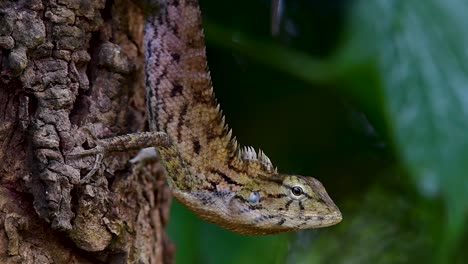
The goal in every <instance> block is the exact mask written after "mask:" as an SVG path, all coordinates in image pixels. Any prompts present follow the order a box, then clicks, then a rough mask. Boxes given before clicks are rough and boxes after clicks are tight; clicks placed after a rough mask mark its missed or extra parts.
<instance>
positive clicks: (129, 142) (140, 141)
mask: <svg viewBox="0 0 468 264" xmlns="http://www.w3.org/2000/svg"><path fill="white" fill-rule="evenodd" d="M171 146H172V144H171V142H170V140H169V138H168V136H167V134H166V133H163V132H140V133H133V134H127V135H122V136H117V137H112V138H107V139H100V140H98V142H97V145H96V147H94V148H92V149H88V150H84V151H81V152H79V153H71V154H68V155H67V156H68V157H83V156H90V155H95V156H96V160H95V161H94V164H93V167H92V169H91V170H90V171H89V172H88V173H87V174H86V176H84V177H83V178H82V179H81V180H80V183H81V184H83V183H86V182H88V181H89V179H90V178H91V177H92V176H93V175H94V174H95V173H96V171H97V170H98V169H99V167H100V166H101V165H102V160H103V158H104V156H105V155H106V154H109V153H114V152H122V151H130V150H136V149H143V148H147V147H161V148H170V147H171Z"/></svg>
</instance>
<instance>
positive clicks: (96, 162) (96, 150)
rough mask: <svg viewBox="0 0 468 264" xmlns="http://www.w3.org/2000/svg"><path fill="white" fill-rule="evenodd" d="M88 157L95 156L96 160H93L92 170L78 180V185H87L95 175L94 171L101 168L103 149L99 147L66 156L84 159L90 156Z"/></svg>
mask: <svg viewBox="0 0 468 264" xmlns="http://www.w3.org/2000/svg"><path fill="white" fill-rule="evenodd" d="M90 155H96V159H95V160H94V164H93V168H92V169H91V170H90V171H89V172H88V173H87V174H86V175H85V176H84V177H83V178H82V179H81V180H80V184H85V183H88V182H89V180H90V179H91V177H92V176H93V175H94V174H96V171H97V170H98V169H99V168H100V167H101V165H102V160H103V158H104V148H103V147H102V146H100V145H98V146H96V147H94V148H92V149H87V150H83V151H81V152H78V153H70V154H68V155H67V156H68V157H72V158H74V157H84V156H90Z"/></svg>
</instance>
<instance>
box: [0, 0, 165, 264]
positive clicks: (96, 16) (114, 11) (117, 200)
mask: <svg viewBox="0 0 468 264" xmlns="http://www.w3.org/2000/svg"><path fill="white" fill-rule="evenodd" d="M142 42H143V14H142V11H141V10H140V9H139V7H138V6H136V5H135V4H133V3H132V1H130V0H95V1H92V0H0V263H171V262H172V259H173V252H174V246H173V245H172V244H171V243H170V242H169V240H168V238H167V236H166V234H165V232H164V225H165V224H166V222H167V221H168V210H169V205H170V192H169V190H168V188H167V186H166V185H165V180H164V170H163V169H162V167H161V165H160V164H159V162H158V161H157V160H155V161H149V162H147V164H145V166H143V164H137V165H134V164H130V163H129V162H128V160H129V158H131V157H132V156H133V155H135V153H118V154H115V155H113V156H110V157H107V158H105V159H104V165H103V166H102V168H101V169H100V173H99V174H97V175H95V176H93V178H92V180H91V181H90V182H89V183H87V184H81V185H80V184H79V181H80V178H81V177H83V176H84V175H85V174H86V173H87V172H88V171H89V170H90V169H91V167H92V164H93V162H94V157H85V158H76V157H75V158H72V157H70V156H67V154H69V153H76V152H78V151H80V150H83V149H89V148H91V147H93V146H94V145H95V138H106V137H111V136H115V135H121V134H126V133H130V132H136V131H144V130H147V128H146V125H145V124H146V116H145V98H144V73H143V68H144V67H143V46H142Z"/></svg>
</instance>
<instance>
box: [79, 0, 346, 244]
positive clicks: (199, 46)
mask: <svg viewBox="0 0 468 264" xmlns="http://www.w3.org/2000/svg"><path fill="white" fill-rule="evenodd" d="M145 59H146V61H145V74H146V93H147V109H148V120H149V124H150V130H151V131H152V132H146V133H141V134H130V135H127V136H121V137H117V138H115V139H110V140H107V141H103V142H104V143H102V144H101V146H100V149H98V150H94V151H90V152H88V154H92V153H95V154H96V153H104V152H106V151H122V150H125V149H126V148H129V147H131V146H136V145H140V146H141V145H143V144H140V143H142V142H143V143H146V145H152V146H155V147H157V148H158V150H159V154H160V156H161V160H162V162H163V164H164V166H165V168H166V170H167V174H168V183H169V185H170V186H171V190H172V193H173V195H174V197H175V198H176V199H178V200H179V201H180V202H181V203H182V204H184V205H185V206H187V207H188V208H189V209H191V210H192V211H194V212H195V213H196V214H198V215H199V216H200V217H201V218H203V219H205V220H208V221H210V222H214V223H216V224H218V225H220V226H222V227H224V228H227V229H229V230H232V231H235V232H238V233H241V234H250V235H256V234H271V233H278V232H284V231H290V230H297V229H305V228H315V227H324V226H330V225H333V224H336V223H338V222H340V221H341V213H340V211H339V209H338V208H337V206H336V205H335V204H334V203H333V201H332V200H331V198H330V197H329V196H328V194H327V192H326V191H325V188H324V187H323V186H322V184H321V183H320V182H319V181H318V180H316V179H314V178H312V177H304V176H298V175H283V174H278V173H277V171H276V169H274V167H273V165H272V163H271V161H270V159H269V158H268V157H267V156H266V155H265V154H264V153H263V152H261V151H259V153H258V154H257V153H256V152H255V151H254V150H253V148H251V147H246V148H240V147H239V146H238V143H237V141H236V139H235V138H234V137H233V136H232V133H231V130H229V129H228V127H227V125H226V124H225V122H224V117H223V115H222V113H221V111H220V107H219V105H218V104H217V102H216V99H215V97H214V94H213V88H212V85H211V78H210V73H209V70H208V66H207V60H206V55H205V44H204V35H203V29H202V21H201V14H200V9H199V6H198V1H196V0H167V1H166V3H165V5H164V7H163V8H162V10H161V11H160V12H159V14H158V15H154V16H151V15H150V16H147V18H146V22H145ZM159 131H162V132H164V133H165V134H164V133H161V132H159ZM116 142H117V143H116ZM135 142H137V143H138V142H140V143H138V144H136V143H135ZM116 146H117V147H116Z"/></svg>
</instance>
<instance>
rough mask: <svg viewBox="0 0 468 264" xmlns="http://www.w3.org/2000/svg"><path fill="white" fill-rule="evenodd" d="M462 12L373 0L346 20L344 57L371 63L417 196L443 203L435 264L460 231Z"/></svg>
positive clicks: (465, 150)
mask: <svg viewBox="0 0 468 264" xmlns="http://www.w3.org/2000/svg"><path fill="white" fill-rule="evenodd" d="M466 10H468V2H467V1H464V0H448V1H447V0H426V1H408V0H374V1H360V2H359V3H358V4H357V5H356V9H355V10H354V12H353V13H352V16H351V17H350V21H351V30H350V31H349V34H350V35H351V36H352V37H351V39H352V40H351V42H350V43H351V45H350V46H349V47H350V48H349V49H348V50H347V51H348V53H347V56H349V55H351V56H349V57H353V56H354V57H355V58H359V59H360V60H363V59H366V60H369V58H371V60H374V62H375V65H376V68H377V72H378V74H379V77H380V80H381V87H380V89H382V97H383V98H382V102H383V111H384V115H385V118H386V123H387V126H388V128H389V129H390V131H389V134H390V136H391V138H392V140H393V141H394V142H393V143H394V148H395V150H396V152H397V154H398V155H399V157H400V159H401V161H402V164H403V165H404V166H405V168H406V169H407V171H408V173H409V175H410V176H411V177H412V179H413V180H414V182H415V183H416V185H417V186H418V187H419V190H420V191H421V193H422V194H423V195H425V196H428V197H436V196H438V195H440V196H442V198H443V199H444V201H445V205H446V215H445V221H446V225H445V226H444V228H445V230H443V237H442V239H441V242H440V243H441V244H440V245H439V246H440V252H439V257H440V259H439V260H440V261H444V260H445V261H446V260H447V259H448V258H450V256H451V254H452V253H453V250H455V249H456V248H455V247H456V245H457V243H458V242H459V240H460V238H461V237H462V235H463V232H464V231H466V230H463V229H464V223H465V221H466V216H467V211H468V210H467V208H468V177H467V175H466V174H467V172H468V49H467V47H468V27H467V25H468V16H467V15H466ZM357 51H359V52H357ZM345 54H346V53H345ZM348 59H349V58H348ZM359 59H358V60H359ZM376 89H379V87H377V88H376Z"/></svg>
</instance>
